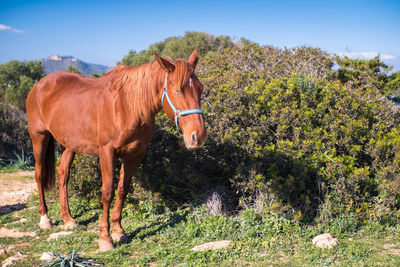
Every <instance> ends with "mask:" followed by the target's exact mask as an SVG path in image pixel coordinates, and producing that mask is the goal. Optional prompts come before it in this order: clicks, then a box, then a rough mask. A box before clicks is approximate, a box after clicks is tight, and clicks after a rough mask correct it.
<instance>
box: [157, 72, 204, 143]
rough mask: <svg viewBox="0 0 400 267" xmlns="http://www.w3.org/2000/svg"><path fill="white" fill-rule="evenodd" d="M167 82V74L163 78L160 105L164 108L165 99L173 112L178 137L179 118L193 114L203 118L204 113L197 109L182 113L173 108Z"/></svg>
mask: <svg viewBox="0 0 400 267" xmlns="http://www.w3.org/2000/svg"><path fill="white" fill-rule="evenodd" d="M167 82H168V73H167V76H166V77H165V83H164V92H163V95H162V98H161V105H162V106H164V98H165V97H166V98H167V101H168V104H169V106H170V107H171V109H172V111H173V112H174V114H175V125H176V129H177V130H178V134H179V135H182V132H181V130H180V129H179V122H178V120H179V117H182V116H186V115H190V114H195V113H198V114H201V115H203V116H204V113H203V111H202V110H201V109H199V108H195V109H187V110H183V111H180V110H179V109H177V108H176V107H175V106H174V104H172V102H171V99H170V98H169V96H168V91H167V90H168V88H167Z"/></svg>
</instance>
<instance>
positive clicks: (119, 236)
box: [111, 233, 128, 243]
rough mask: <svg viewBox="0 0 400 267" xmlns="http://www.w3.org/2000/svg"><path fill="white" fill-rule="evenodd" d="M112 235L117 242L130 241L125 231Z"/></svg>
mask: <svg viewBox="0 0 400 267" xmlns="http://www.w3.org/2000/svg"><path fill="white" fill-rule="evenodd" d="M111 237H112V240H113V241H114V242H115V243H126V242H127V241H128V237H127V236H126V234H125V233H112V235H111Z"/></svg>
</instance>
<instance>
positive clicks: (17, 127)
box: [0, 102, 32, 165]
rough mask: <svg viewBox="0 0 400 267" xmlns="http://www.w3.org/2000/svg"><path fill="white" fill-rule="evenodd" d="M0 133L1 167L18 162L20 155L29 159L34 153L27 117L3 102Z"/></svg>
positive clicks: (1, 103)
mask: <svg viewBox="0 0 400 267" xmlns="http://www.w3.org/2000/svg"><path fill="white" fill-rule="evenodd" d="M0 133H1V134H0V165H6V164H9V163H12V162H14V161H16V160H18V157H20V155H21V157H24V158H27V157H29V155H30V154H31V153H32V143H31V139H30V138H29V133H28V126H27V121H26V115H25V114H24V113H23V112H21V111H20V110H18V109H17V108H16V107H13V106H11V105H9V104H6V103H3V102H0ZM21 157H20V158H21Z"/></svg>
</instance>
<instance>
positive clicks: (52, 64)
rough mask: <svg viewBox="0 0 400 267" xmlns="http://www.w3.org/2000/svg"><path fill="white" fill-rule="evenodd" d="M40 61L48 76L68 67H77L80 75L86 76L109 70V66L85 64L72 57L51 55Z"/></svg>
mask: <svg viewBox="0 0 400 267" xmlns="http://www.w3.org/2000/svg"><path fill="white" fill-rule="evenodd" d="M41 61H42V64H43V66H44V71H45V72H46V74H50V73H52V72H55V71H58V70H66V69H67V68H68V66H69V65H72V66H74V67H77V68H78V69H79V71H80V73H82V74H83V75H87V76H89V75H90V74H91V73H102V72H107V71H108V70H109V69H111V67H109V66H105V65H100V64H93V63H87V62H84V61H82V60H80V59H77V58H75V57H72V56H59V55H52V56H49V57H47V58H44V59H41Z"/></svg>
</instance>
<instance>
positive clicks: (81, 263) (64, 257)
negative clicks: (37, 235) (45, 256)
mask: <svg viewBox="0 0 400 267" xmlns="http://www.w3.org/2000/svg"><path fill="white" fill-rule="evenodd" d="M50 244H51V246H52V254H53V255H54V256H55V258H54V260H53V261H51V262H49V263H46V264H43V265H42V267H56V266H60V267H73V266H77V267H88V266H102V265H104V263H101V262H95V261H94V260H93V259H91V258H82V257H80V256H79V253H82V252H84V251H85V250H86V249H87V247H86V248H82V244H83V243H80V244H79V245H78V246H77V247H75V246H74V247H73V248H72V252H69V253H67V254H61V253H59V252H58V251H57V250H56V248H55V247H54V245H53V244H52V243H50Z"/></svg>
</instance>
